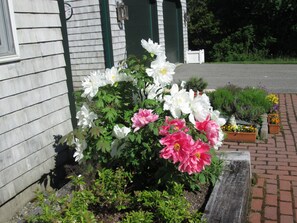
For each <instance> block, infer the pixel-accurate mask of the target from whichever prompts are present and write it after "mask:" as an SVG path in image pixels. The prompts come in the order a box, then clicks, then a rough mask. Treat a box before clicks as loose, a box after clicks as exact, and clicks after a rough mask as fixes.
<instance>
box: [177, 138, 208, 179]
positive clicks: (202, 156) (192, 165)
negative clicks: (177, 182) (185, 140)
mask: <svg viewBox="0 0 297 223" xmlns="http://www.w3.org/2000/svg"><path fill="white" fill-rule="evenodd" d="M192 148H193V150H192V151H191V152H190V154H189V155H188V157H187V158H185V159H184V160H183V161H182V162H181V163H180V165H179V167H178V170H179V171H181V172H187V173H188V174H190V175H191V174H193V173H200V172H201V171H202V170H203V169H204V167H205V165H210V163H211V155H210V154H208V152H209V149H210V148H209V145H208V144H206V143H204V142H202V141H200V140H198V141H196V142H195V144H194V145H193V146H192Z"/></svg>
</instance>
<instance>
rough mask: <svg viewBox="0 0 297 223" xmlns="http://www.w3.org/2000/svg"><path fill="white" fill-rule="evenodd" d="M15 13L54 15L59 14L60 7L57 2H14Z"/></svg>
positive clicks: (18, 0)
mask: <svg viewBox="0 0 297 223" xmlns="http://www.w3.org/2000/svg"><path fill="white" fill-rule="evenodd" d="M13 6H14V7H13V9H14V12H21V13H26V12H27V13H42V14H48V13H54V14H57V12H58V11H59V7H58V4H57V2H56V1H48V0H39V1H36V0H35V1H33V0H21V1H20V0H13Z"/></svg>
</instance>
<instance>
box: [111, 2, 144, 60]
mask: <svg viewBox="0 0 297 223" xmlns="http://www.w3.org/2000/svg"><path fill="white" fill-rule="evenodd" d="M117 2H122V1H116V0H110V1H109V14H110V25H111V36H112V47H113V57H114V64H115V65H117V64H118V63H119V62H120V61H122V60H124V59H125V58H126V57H127V55H126V36H125V29H124V22H123V24H122V25H121V24H119V23H118V19H117V12H116V3H117ZM139 44H140V43H139Z"/></svg>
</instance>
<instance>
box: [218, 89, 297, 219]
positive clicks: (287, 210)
mask: <svg viewBox="0 0 297 223" xmlns="http://www.w3.org/2000/svg"><path fill="white" fill-rule="evenodd" d="M279 99H280V116H281V125H282V129H281V132H280V133H279V134H276V135H269V138H268V141H267V143H265V142H260V141H259V142H257V143H231V142H225V143H224V146H223V148H222V149H224V150H248V151H250V153H251V162H252V172H253V174H254V175H255V174H256V176H257V177H256V179H257V183H256V184H255V185H253V187H252V194H251V203H250V211H249V216H248V220H249V222H250V223H260V222H261V223H277V222H278V223H293V222H294V223H297V144H296V143H297V94H279Z"/></svg>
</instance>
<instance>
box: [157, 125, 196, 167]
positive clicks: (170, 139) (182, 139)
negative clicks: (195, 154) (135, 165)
mask: <svg viewBox="0 0 297 223" xmlns="http://www.w3.org/2000/svg"><path fill="white" fill-rule="evenodd" d="M194 142H195V141H194V140H193V138H192V136H190V135H188V134H186V133H185V132H182V131H179V132H174V133H172V134H168V135H167V136H165V137H164V138H162V139H160V143H161V145H164V146H166V147H165V148H164V149H162V150H161V151H160V157H161V158H163V159H169V160H172V161H173V163H176V162H181V161H183V160H184V159H185V158H186V157H187V156H188V154H189V152H190V151H192V146H193V144H194Z"/></svg>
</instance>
